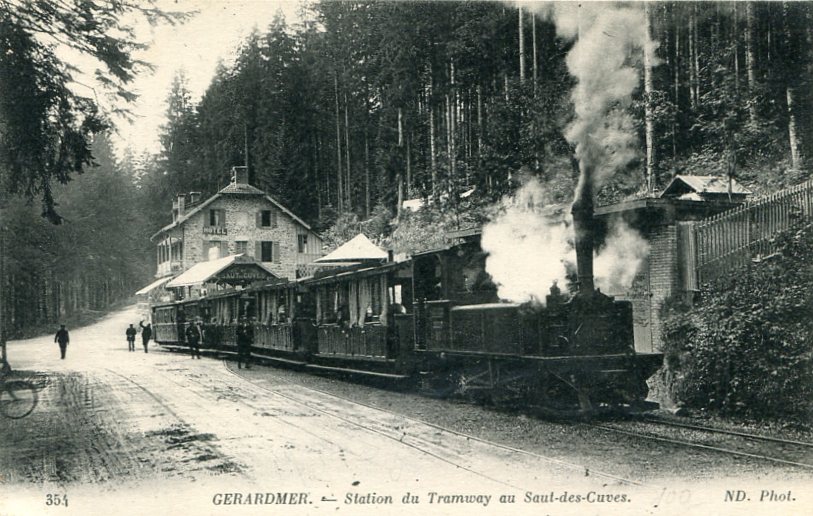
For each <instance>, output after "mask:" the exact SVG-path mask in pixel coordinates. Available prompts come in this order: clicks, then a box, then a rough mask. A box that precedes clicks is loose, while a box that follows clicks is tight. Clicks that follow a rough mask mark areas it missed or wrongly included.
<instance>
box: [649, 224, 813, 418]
mask: <svg viewBox="0 0 813 516" xmlns="http://www.w3.org/2000/svg"><path fill="white" fill-rule="evenodd" d="M777 248H778V252H777V253H775V254H774V255H772V256H771V257H770V258H769V259H767V260H764V261H763V262H761V263H759V264H757V265H754V266H752V267H749V268H748V269H746V270H738V271H736V274H732V275H730V276H726V277H723V278H722V279H720V280H718V281H715V282H714V283H712V284H708V285H704V287H703V290H702V292H701V297H702V304H700V305H698V306H696V307H694V308H687V307H685V306H679V305H676V306H673V307H672V308H671V310H670V313H669V317H668V319H667V324H666V326H665V329H664V342H665V348H664V351H665V353H666V360H667V364H669V369H670V370H671V373H672V377H673V382H672V385H671V388H672V390H673V395H674V397H675V398H676V400H677V401H679V402H681V403H683V404H685V405H686V406H687V407H691V408H698V409H699V408H702V409H709V410H713V411H718V412H721V413H723V414H728V415H740V416H750V417H754V418H759V419H765V418H772V419H788V418H796V419H798V420H801V421H806V422H809V421H810V417H811V416H813V404H811V400H812V399H813V318H811V317H810V314H812V313H813V290H811V288H810V285H813V266H811V264H810V256H811V253H813V227H812V226H807V227H805V228H802V229H797V230H792V231H788V232H785V233H784V234H781V235H779V236H777Z"/></svg>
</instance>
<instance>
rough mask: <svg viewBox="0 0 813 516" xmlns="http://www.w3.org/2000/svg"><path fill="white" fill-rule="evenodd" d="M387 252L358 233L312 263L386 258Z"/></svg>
mask: <svg viewBox="0 0 813 516" xmlns="http://www.w3.org/2000/svg"><path fill="white" fill-rule="evenodd" d="M386 259H387V252H386V251H384V250H383V249H381V248H380V247H378V246H377V245H375V244H374V243H372V242H370V239H369V238H367V237H366V236H364V234H363V233H359V234H358V235H356V236H354V237H353V238H352V239H351V240H349V241H347V242H345V243H344V244H342V245H341V246H339V247H338V248H337V249H336V250H335V251H333V252H332V253H330V254H328V255H327V256H323V257H321V258H319V259H317V260H314V262H313V263H321V264H327V263H337V262H339V263H346V262H364V261H369V260H386Z"/></svg>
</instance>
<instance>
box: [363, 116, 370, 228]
mask: <svg viewBox="0 0 813 516" xmlns="http://www.w3.org/2000/svg"><path fill="white" fill-rule="evenodd" d="M364 213H365V218H370V139H369V138H368V136H367V128H366V127H365V128H364Z"/></svg>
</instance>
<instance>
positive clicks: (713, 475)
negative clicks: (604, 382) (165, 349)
mask: <svg viewBox="0 0 813 516" xmlns="http://www.w3.org/2000/svg"><path fill="white" fill-rule="evenodd" d="M226 363H227V365H228V367H229V368H231V369H233V370H234V371H235V372H237V373H238V374H240V375H241V376H243V377H245V378H247V379H251V380H258V379H264V380H265V381H269V382H271V383H272V384H274V383H278V384H281V383H291V384H296V385H299V386H304V387H308V388H312V389H317V390H320V391H324V392H327V393H330V394H333V395H336V396H340V397H344V398H348V399H352V400H354V401H356V402H359V403H363V404H366V405H369V406H372V407H376V408H379V409H382V410H387V411H391V412H394V413H397V414H401V415H404V416H407V417H411V418H415V419H418V420H421V421H425V422H429V423H432V424H436V425H439V426H442V427H445V428H449V429H451V430H454V431H457V432H462V433H466V434H469V435H472V436H475V437H477V438H481V439H485V440H489V441H493V442H497V443H500V444H503V445H507V446H511V447H515V448H518V449H522V450H525V451H529V452H532V453H537V454H540V455H544V456H546V457H549V458H552V459H556V460H562V461H566V462H569V463H575V464H579V465H582V466H584V467H585V468H586V469H588V470H590V471H601V472H603V473H607V474H611V475H616V476H619V477H623V478H627V479H631V480H635V481H638V482H642V483H655V484H661V483H663V482H666V481H673V480H676V479H679V480H683V481H704V480H709V479H721V478H738V479H764V478H771V479H795V480H802V479H810V478H813V470H804V469H800V468H798V467H794V466H789V465H777V464H773V463H770V462H766V461H763V460H758V459H753V458H748V457H739V456H733V455H728V454H724V453H719V452H714V451H709V450H700V449H692V448H688V447H685V446H682V445H677V444H669V443H663V442H654V441H649V440H645V439H641V438H639V437H634V436H626V435H620V434H617V433H614V432H610V431H607V430H603V429H600V428H595V427H593V426H591V425H588V424H584V423H583V422H581V421H573V420H570V421H568V420H565V421H552V420H545V419H540V418H537V417H532V416H528V415H525V414H517V413H516V412H511V411H504V410H499V409H495V408H491V407H484V406H479V405H475V404H471V403H465V402H461V401H457V400H440V399H433V398H428V397H425V396H421V395H419V394H417V393H414V392H409V391H399V390H394V389H392V388H381V386H371V385H367V384H365V383H362V382H361V381H348V380H343V379H339V378H337V377H335V376H320V375H316V374H312V373H303V372H299V371H293V370H289V369H285V368H279V367H254V368H252V369H251V370H248V371H246V370H245V369H243V370H237V368H236V364H234V363H233V362H226ZM675 419H679V420H683V421H686V419H685V418H675ZM603 422H604V423H606V421H603ZM686 422H689V423H692V424H697V423H707V422H703V421H686ZM599 423H602V422H601V421H600V422H599ZM715 423H716V424H717V425H718V426H721V427H726V426H727V427H732V428H734V427H735V425H732V424H731V423H726V422H724V421H716V422H715ZM612 424H613V425H615V426H618V425H621V427H624V425H626V426H627V429H628V430H631V431H633V430H649V431H651V428H650V429H648V428H646V427H644V428H641V427H640V423H635V422H625V421H612ZM633 425H639V426H638V427H635V426H633ZM737 429H738V430H739V431H756V430H760V431H762V432H766V430H765V429H764V428H761V429H760V428H758V429H747V430H746V429H743V427H741V426H740V427H737ZM776 433H777V432H774V434H776ZM696 434H697V433H696V432H694V433H692V432H686V431H684V430H681V429H670V428H664V427H660V428H658V435H665V436H667V437H670V438H673V439H678V440H698V436H697V435H696ZM766 435H769V434H767V433H766ZM785 436H786V437H787V438H796V439H799V440H807V441H808V442H813V437H811V436H810V434H809V433H805V434H802V433H800V432H798V431H786V432H785ZM710 439H711V442H709V443H708V444H715V443H716V444H717V445H719V446H723V445H724V444H725V443H726V441H727V440H725V439H723V438H722V437H719V438H715V437H712V438H710ZM729 439H730V438H729ZM751 451H752V453H753V452H754V449H753V448H751ZM756 451H759V450H756ZM797 459H799V458H798V457H797ZM806 459H807V462H810V463H813V456H808V457H806Z"/></svg>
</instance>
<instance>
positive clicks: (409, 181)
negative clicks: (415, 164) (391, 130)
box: [406, 132, 412, 197]
mask: <svg viewBox="0 0 813 516" xmlns="http://www.w3.org/2000/svg"><path fill="white" fill-rule="evenodd" d="M411 191H412V132H410V133H409V134H407V142H406V194H407V195H408V196H410V197H411V194H410V192H411Z"/></svg>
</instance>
